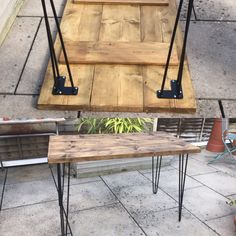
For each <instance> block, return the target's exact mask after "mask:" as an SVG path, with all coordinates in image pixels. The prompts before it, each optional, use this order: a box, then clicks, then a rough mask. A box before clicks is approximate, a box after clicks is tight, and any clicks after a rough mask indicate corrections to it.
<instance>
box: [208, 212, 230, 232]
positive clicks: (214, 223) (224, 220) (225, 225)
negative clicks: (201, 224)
mask: <svg viewBox="0 0 236 236" xmlns="http://www.w3.org/2000/svg"><path fill="white" fill-rule="evenodd" d="M234 216H235V215H229V216H224V217H221V218H217V219H214V220H209V221H206V224H207V225H209V226H210V227H211V228H212V229H214V230H215V231H216V232H217V233H218V234H220V235H222V236H223V235H225V236H226V235H227V236H235V225H234Z"/></svg>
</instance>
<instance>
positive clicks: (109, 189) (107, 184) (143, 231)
mask: <svg viewBox="0 0 236 236" xmlns="http://www.w3.org/2000/svg"><path fill="white" fill-rule="evenodd" d="M100 178H101V179H102V181H103V183H104V184H105V185H106V186H107V188H108V189H109V190H110V191H111V193H112V194H113V195H114V197H115V198H116V199H117V200H118V201H119V203H120V204H121V206H122V207H123V208H124V210H125V211H126V212H127V213H128V215H129V216H130V217H131V218H132V219H133V221H134V222H135V224H136V225H137V226H138V227H139V228H140V229H141V231H142V232H143V233H144V235H146V236H148V235H147V234H146V232H145V231H144V229H143V228H142V227H141V226H140V225H139V223H138V222H137V221H136V220H135V218H134V217H133V216H132V215H131V213H130V212H129V211H128V209H127V208H126V207H125V206H124V204H123V203H122V202H121V201H120V199H119V198H118V197H117V196H116V194H115V193H114V192H113V191H112V189H111V188H110V186H109V185H108V184H107V183H106V181H105V180H104V179H103V178H102V176H100Z"/></svg>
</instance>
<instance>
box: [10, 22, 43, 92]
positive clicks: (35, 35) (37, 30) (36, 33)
mask: <svg viewBox="0 0 236 236" xmlns="http://www.w3.org/2000/svg"><path fill="white" fill-rule="evenodd" d="M41 23H42V17H41V19H40V21H39V24H38V27H37V29H36V32H35V34H34V38H33V40H32V43H31V45H30V48H29V51H28V54H27V56H26V59H25V62H24V65H23V68H22V71H21V73H20V77H19V79H18V82H17V83H16V87H15V90H14V95H16V91H17V89H18V86H19V83H20V81H21V78H22V75H23V73H24V70H25V67H26V64H27V62H28V59H29V56H30V53H31V51H32V48H33V45H34V42H35V40H36V37H37V35H38V32H39V28H40V25H41Z"/></svg>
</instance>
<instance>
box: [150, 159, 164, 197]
mask: <svg viewBox="0 0 236 236" xmlns="http://www.w3.org/2000/svg"><path fill="white" fill-rule="evenodd" d="M161 161H162V156H157V157H156V163H155V157H154V156H153V157H152V192H153V193H154V194H157V191H158V186H159V179H160V173H161Z"/></svg>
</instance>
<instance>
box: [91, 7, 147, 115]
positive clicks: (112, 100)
mask: <svg viewBox="0 0 236 236" xmlns="http://www.w3.org/2000/svg"><path fill="white" fill-rule="evenodd" d="M99 39H100V41H101V42H106V41H114V42H129V41H133V42H135V41H136V42H139V41H140V8H139V6H129V5H128V6H124V5H123V6H122V5H118V6H114V5H105V6H103V15H102V24H101V30H100V36H99ZM93 85H94V88H96V89H93V92H92V98H91V110H94V111H114V110H116V111H124V110H126V111H130V112H135V111H139V112H142V110H143V108H142V107H143V94H142V91H143V78H142V69H141V67H139V66H136V65H131V66H127V65H99V66H96V69H95V74H94V84H93Z"/></svg>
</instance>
